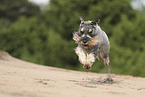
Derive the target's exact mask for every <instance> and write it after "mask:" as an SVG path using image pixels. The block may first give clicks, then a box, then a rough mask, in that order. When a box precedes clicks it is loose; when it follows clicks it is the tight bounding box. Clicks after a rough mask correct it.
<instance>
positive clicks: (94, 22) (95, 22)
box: [91, 19, 100, 25]
mask: <svg viewBox="0 0 145 97" xmlns="http://www.w3.org/2000/svg"><path fill="white" fill-rule="evenodd" d="M99 22H100V19H97V20H96V21H92V22H91V24H93V25H96V24H98V23H99Z"/></svg>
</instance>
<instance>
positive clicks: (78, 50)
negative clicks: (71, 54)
mask: <svg viewBox="0 0 145 97" xmlns="http://www.w3.org/2000/svg"><path fill="white" fill-rule="evenodd" d="M75 52H76V54H77V55H78V57H79V61H80V62H81V63H82V64H86V59H87V56H86V53H85V52H84V50H83V48H82V47H80V46H78V47H77V48H76V49H75Z"/></svg>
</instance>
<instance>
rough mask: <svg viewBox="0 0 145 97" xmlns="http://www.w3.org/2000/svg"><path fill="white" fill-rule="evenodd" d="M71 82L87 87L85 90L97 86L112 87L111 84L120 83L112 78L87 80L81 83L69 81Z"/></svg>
mask: <svg viewBox="0 0 145 97" xmlns="http://www.w3.org/2000/svg"><path fill="white" fill-rule="evenodd" d="M71 82H75V83H76V84H77V85H80V86H83V87H87V88H97V87H98V85H112V84H118V83H120V81H115V80H114V79H112V78H105V79H104V78H97V79H94V78H87V79H83V80H82V81H74V80H71Z"/></svg>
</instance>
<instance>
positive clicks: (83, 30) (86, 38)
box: [73, 16, 100, 49]
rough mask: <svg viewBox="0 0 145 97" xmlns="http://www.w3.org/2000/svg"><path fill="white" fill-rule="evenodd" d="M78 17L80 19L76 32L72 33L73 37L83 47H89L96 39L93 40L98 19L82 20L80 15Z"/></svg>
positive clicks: (94, 43)
mask: <svg viewBox="0 0 145 97" xmlns="http://www.w3.org/2000/svg"><path fill="white" fill-rule="evenodd" d="M79 18H80V20H81V23H80V27H79V30H78V32H75V33H74V34H73V35H74V37H73V39H74V40H75V41H76V42H77V43H78V44H79V45H81V46H82V47H83V48H84V49H90V48H91V47H92V46H94V45H96V42H97V41H96V40H94V38H95V36H96V35H97V34H98V33H97V31H96V26H97V24H98V23H99V21H100V20H99V19H98V20H96V21H84V20H83V18H82V17H81V16H80V17H79Z"/></svg>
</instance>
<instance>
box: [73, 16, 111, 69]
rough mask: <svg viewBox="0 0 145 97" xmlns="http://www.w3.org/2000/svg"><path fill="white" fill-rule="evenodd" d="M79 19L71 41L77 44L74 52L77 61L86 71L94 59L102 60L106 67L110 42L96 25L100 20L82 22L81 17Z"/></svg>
mask: <svg viewBox="0 0 145 97" xmlns="http://www.w3.org/2000/svg"><path fill="white" fill-rule="evenodd" d="M79 18H80V20H81V23H80V27H79V30H78V31H77V32H74V33H73V40H75V42H76V43H77V44H78V47H76V49H75V52H76V54H77V55H78V57H79V61H80V62H81V63H82V64H84V66H83V67H84V68H85V69H87V70H91V66H92V64H93V63H94V62H95V59H96V58H97V59H98V60H99V61H101V60H102V59H103V60H104V64H105V65H106V66H108V65H109V50H110V42H109V40H108V37H107V35H106V33H105V32H104V31H103V30H102V29H101V28H100V26H99V25H98V23H99V21H100V20H99V19H98V20H96V21H84V20H83V18H82V17H81V16H80V17H79Z"/></svg>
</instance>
